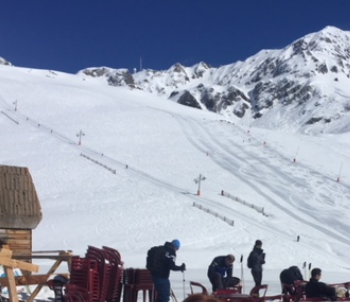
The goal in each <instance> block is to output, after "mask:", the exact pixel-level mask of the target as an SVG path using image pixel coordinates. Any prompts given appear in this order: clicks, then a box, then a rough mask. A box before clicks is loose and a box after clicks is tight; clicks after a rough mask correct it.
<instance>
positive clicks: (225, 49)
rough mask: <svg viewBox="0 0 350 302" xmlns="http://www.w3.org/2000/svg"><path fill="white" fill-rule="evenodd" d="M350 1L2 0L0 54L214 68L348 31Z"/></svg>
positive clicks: (69, 67) (58, 61) (44, 64)
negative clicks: (330, 30)
mask: <svg viewBox="0 0 350 302" xmlns="http://www.w3.org/2000/svg"><path fill="white" fill-rule="evenodd" d="M349 12H350V1H349V0H215V1H214V0H176V1H170V0H162V1H160V0H123V1H118V0H99V1H97V0H59V1H54V0H30V1H26V0H7V1H1V7H0V57H3V58H4V59H6V60H8V61H10V62H11V63H12V64H14V65H15V66H21V67H30V68H39V69H52V70H58V71H65V72H69V73H76V72H77V71H79V70H81V69H84V68H87V67H100V66H107V67H111V68H128V69H130V70H133V68H137V69H139V68H140V56H141V57H142V67H143V68H151V69H157V70H163V69H168V68H169V67H170V66H172V65H173V64H174V63H177V62H179V63H181V64H183V65H185V66H192V65H194V64H196V63H198V62H200V61H204V62H206V63H209V64H210V65H213V66H219V65H225V64H230V63H234V62H236V61H238V60H245V59H246V58H248V57H249V56H251V55H254V54H255V53H257V52H258V51H260V50H261V49H276V48H283V47H285V46H286V45H288V44H289V43H291V42H293V41H294V40H296V39H298V38H300V37H302V36H304V35H306V34H309V33H312V32H317V31H320V30H322V29H323V28H324V27H326V26H327V25H332V26H336V27H338V28H340V29H342V30H350V18H349Z"/></svg>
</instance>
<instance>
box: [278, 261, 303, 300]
mask: <svg viewBox="0 0 350 302" xmlns="http://www.w3.org/2000/svg"><path fill="white" fill-rule="evenodd" d="M297 280H300V281H304V278H303V275H302V274H301V272H300V270H299V268H298V267H297V266H291V267H289V268H286V269H284V270H283V271H282V272H281V273H280V281H281V285H282V293H283V294H288V293H289V294H291V295H293V294H295V288H294V282H295V281H297ZM284 284H286V285H287V286H288V287H284V286H283V285H284Z"/></svg>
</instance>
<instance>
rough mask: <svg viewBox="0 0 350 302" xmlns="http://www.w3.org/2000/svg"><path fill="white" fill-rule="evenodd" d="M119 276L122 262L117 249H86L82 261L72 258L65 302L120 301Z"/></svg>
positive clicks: (121, 273)
mask: <svg viewBox="0 0 350 302" xmlns="http://www.w3.org/2000/svg"><path fill="white" fill-rule="evenodd" d="M122 276H123V262H122V261H121V257H120V254H119V252H118V251H117V250H115V249H112V248H109V247H106V246H104V247H103V248H102V249H100V248H97V247H93V246H88V250H87V252H86V254H85V258H80V257H73V258H72V265H71V278H70V281H69V283H68V284H67V285H66V297H67V302H83V301H84V302H106V301H107V302H120V297H121V291H122Z"/></svg>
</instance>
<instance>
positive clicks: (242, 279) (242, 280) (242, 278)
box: [241, 255, 244, 294]
mask: <svg viewBox="0 0 350 302" xmlns="http://www.w3.org/2000/svg"><path fill="white" fill-rule="evenodd" d="M241 282H242V293H243V294H244V277H243V255H241Z"/></svg>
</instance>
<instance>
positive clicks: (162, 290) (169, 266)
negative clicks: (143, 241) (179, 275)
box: [146, 239, 186, 302]
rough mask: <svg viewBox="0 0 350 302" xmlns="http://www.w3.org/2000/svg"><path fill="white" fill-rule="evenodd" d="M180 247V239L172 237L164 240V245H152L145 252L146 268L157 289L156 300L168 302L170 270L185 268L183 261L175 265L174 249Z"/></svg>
mask: <svg viewBox="0 0 350 302" xmlns="http://www.w3.org/2000/svg"><path fill="white" fill-rule="evenodd" d="M179 249H180V241H179V240H177V239H174V240H173V241H172V242H165V244H164V245H161V246H155V247H152V248H151V249H150V250H149V251H148V253H147V259H146V268H147V269H148V270H149V271H150V273H151V275H152V281H153V285H154V288H155V290H156V291H157V300H156V302H168V301H169V300H170V281H169V276H170V271H171V270H172V271H181V272H184V271H185V270H186V265H185V263H182V265H180V266H177V265H176V264H175V261H176V251H178V250H179Z"/></svg>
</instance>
